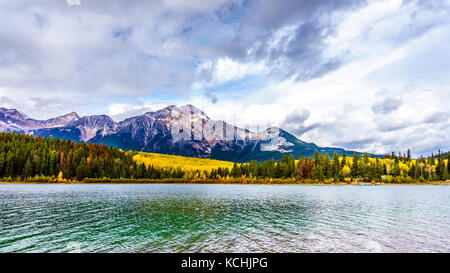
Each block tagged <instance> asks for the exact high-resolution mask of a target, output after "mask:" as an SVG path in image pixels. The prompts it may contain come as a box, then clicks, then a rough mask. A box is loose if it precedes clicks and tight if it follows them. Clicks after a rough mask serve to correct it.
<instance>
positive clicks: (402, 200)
mask: <svg viewBox="0 0 450 273" xmlns="http://www.w3.org/2000/svg"><path fill="white" fill-rule="evenodd" d="M0 205H1V210H0V227H1V229H0V252H67V251H82V252H449V251H450V235H449V234H450V213H449V207H450V188H449V187H447V186H383V187H358V186H268V185H261V186H256V185H0Z"/></svg>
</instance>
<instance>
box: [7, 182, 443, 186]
mask: <svg viewBox="0 0 450 273" xmlns="http://www.w3.org/2000/svg"><path fill="white" fill-rule="evenodd" d="M13 184H19V185H20V184H23V185H27V184H42V185H65V184H66V185H146V184H147V185H171V184H173V185H255V186H261V185H266V186H271V185H273V186H284V185H286V186H450V182H446V181H432V182H426V183H376V184H373V183H270V184H269V183H205V182H186V183H178V182H161V183H151V182H150V183H145V182H123V183H120V182H103V183H86V182H32V181H14V182H10V181H9V182H7V181H0V185H13Z"/></svg>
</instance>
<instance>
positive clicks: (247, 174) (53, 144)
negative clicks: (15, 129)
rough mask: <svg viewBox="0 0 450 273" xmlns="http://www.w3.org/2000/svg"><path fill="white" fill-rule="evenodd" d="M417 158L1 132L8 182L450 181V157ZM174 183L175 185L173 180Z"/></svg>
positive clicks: (0, 157)
mask: <svg viewBox="0 0 450 273" xmlns="http://www.w3.org/2000/svg"><path fill="white" fill-rule="evenodd" d="M445 156H446V158H445V157H444V154H443V153H440V152H439V153H438V154H437V156H430V157H428V158H420V159H411V156H410V152H408V153H407V155H403V156H402V155H398V156H397V155H395V154H392V155H387V156H386V157H385V158H383V159H381V158H378V157H375V158H373V157H372V158H371V157H369V155H368V154H364V155H363V156H361V157H360V156H359V155H358V154H356V153H355V154H353V156H352V157H347V156H346V155H345V154H344V155H343V156H342V157H339V156H338V154H337V153H335V154H334V156H333V157H332V158H331V157H330V156H329V155H328V154H325V155H320V154H319V153H318V152H317V151H316V152H315V154H314V157H312V158H309V157H300V158H298V159H296V158H294V156H293V155H285V156H283V158H282V159H281V160H280V161H274V160H267V161H264V162H257V161H255V160H253V161H251V162H250V163H241V164H238V163H232V162H227V161H218V160H211V159H199V158H189V157H182V156H172V155H162V154H151V153H140V152H133V151H122V150H120V149H117V148H113V147H108V146H106V145H99V144H92V143H89V144H86V143H83V142H74V141H71V140H61V139H59V138H46V137H40V136H38V137H35V136H32V135H27V134H21V133H19V134H16V133H0V177H3V179H1V180H2V181H35V182H48V181H60V182H64V181H84V182H156V181H167V182H170V181H174V182H221V183H227V182H229V183H281V182H283V183H286V182H288V183H299V182H302V181H303V182H304V181H306V182H329V183H332V182H351V181H367V182H369V181H383V182H388V183H393V182H395V183H410V182H414V181H417V182H425V181H443V180H447V179H450V176H449V172H450V164H448V161H449V160H448V159H449V157H450V154H449V153H446V154H445ZM169 180H170V181H169Z"/></svg>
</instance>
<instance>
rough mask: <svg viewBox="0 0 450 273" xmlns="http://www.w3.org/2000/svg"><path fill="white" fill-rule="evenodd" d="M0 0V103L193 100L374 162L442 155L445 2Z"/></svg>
mask: <svg viewBox="0 0 450 273" xmlns="http://www.w3.org/2000/svg"><path fill="white" fill-rule="evenodd" d="M76 2H77V1H76V0H53V1H51V0H47V1H45V0H44V1H20V0H14V1H13V0H4V1H0V25H1V27H0V106H2V107H8V108H17V109H18V110H20V111H22V112H23V113H26V114H27V115H29V116H31V117H34V118H38V119H45V118H49V117H54V116H56V115H62V114H65V113H67V112H71V111H76V112H78V113H79V115H91V114H108V115H110V116H112V117H113V118H114V119H116V120H121V119H123V118H126V117H130V116H134V115H139V114H142V113H144V112H146V111H151V110H158V109H160V108H162V107H165V106H167V105H171V104H176V105H184V104H187V103H191V104H193V105H195V106H197V107H199V108H201V109H203V110H204V111H205V112H206V113H207V114H208V115H209V116H210V117H211V118H213V119H223V120H226V121H228V122H230V123H235V124H237V125H239V126H242V127H244V126H250V128H255V127H256V126H258V127H259V128H260V129H262V128H264V127H266V126H267V125H271V126H279V127H281V128H284V129H286V130H288V131H289V132H291V133H293V134H294V135H296V136H297V137H299V138H300V139H302V140H305V141H308V142H314V143H316V144H318V145H321V146H337V147H343V148H348V149H356V150H361V151H368V152H373V153H386V152H390V151H405V150H406V149H407V148H410V149H412V151H413V154H414V155H419V154H424V155H425V154H428V153H431V151H436V150H437V149H439V148H440V149H442V150H450V144H449V143H450V141H449V140H450V129H449V128H450V46H449V45H450V0H446V1H444V0H443V1H439V0H435V1H422V0H418V1H414V0H408V1H406V0H405V1H401V0H391V1H370V0H367V1H359V0H348V1H347V0H335V1H333V0H283V1H277V0H258V1H242V0H236V1H226V0H206V1H201V0H191V1H184V0H166V1H118V0H117V1H116V0H108V1H106V0H104V1H101V0H81V1H80V5H74V4H76Z"/></svg>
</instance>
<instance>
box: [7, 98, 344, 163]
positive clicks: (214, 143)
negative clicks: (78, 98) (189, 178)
mask: <svg viewBox="0 0 450 273" xmlns="http://www.w3.org/2000/svg"><path fill="white" fill-rule="evenodd" d="M14 130H15V131H20V132H24V133H32V134H35V135H42V136H47V137H58V138H65V139H72V140H75V141H84V142H88V141H89V142H94V143H104V144H107V145H111V146H115V147H118V148H121V149H125V150H137V151H146V152H157V153H166V154H177V155H184V156H194V157H211V158H216V159H223V160H232V161H241V162H242V161H250V160H253V159H256V160H266V159H270V158H274V159H279V158H281V157H282V156H283V154H287V153H293V154H294V155H295V156H299V155H307V156H312V154H313V153H314V151H315V150H319V152H320V153H330V154H332V153H333V152H334V151H336V152H338V153H339V154H342V153H343V152H346V151H344V150H343V149H338V148H321V147H318V146H316V145H315V144H313V143H306V142H303V141H301V140H298V139H297V138H296V137H295V136H293V135H291V134H289V133H288V132H286V131H284V130H282V129H279V128H268V129H266V130H264V131H262V132H252V131H249V130H247V129H242V128H239V127H236V126H233V125H231V124H229V123H226V122H223V121H220V120H211V119H210V118H209V117H208V116H207V115H206V114H205V113H204V112H203V111H202V110H200V109H198V108H196V107H195V106H193V105H190V104H188V105H184V106H181V107H177V106H175V105H171V106H168V107H166V108H163V109H160V110H158V111H154V112H147V113H144V114H143V115H140V116H135V117H130V118H127V119H125V120H123V121H120V122H115V121H114V120H113V119H111V118H110V117H109V116H106V115H93V116H84V117H79V116H78V114H77V113H75V112H72V113H69V114H66V115H63V116H60V117H56V118H51V119H48V120H35V119H32V118H29V117H28V116H26V115H24V114H22V113H20V112H19V111H17V110H15V109H6V108H0V131H14ZM348 153H353V152H351V151H349V152H348Z"/></svg>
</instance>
